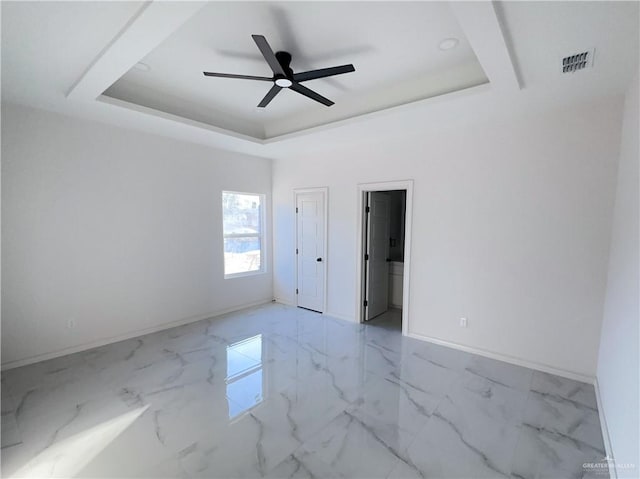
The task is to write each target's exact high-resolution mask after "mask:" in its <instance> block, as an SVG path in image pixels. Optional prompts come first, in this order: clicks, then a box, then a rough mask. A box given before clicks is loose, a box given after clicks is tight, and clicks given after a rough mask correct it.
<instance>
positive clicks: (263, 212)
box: [220, 190, 267, 279]
mask: <svg viewBox="0 0 640 479" xmlns="http://www.w3.org/2000/svg"><path fill="white" fill-rule="evenodd" d="M225 193H231V194H234V195H248V196H257V197H259V198H260V233H233V234H225V233H224V202H223V201H222V197H223V196H224V194H225ZM266 199H267V196H266V195H265V194H264V193H252V192H249V191H233V190H222V192H221V193H220V209H221V210H222V218H221V219H222V225H221V226H222V271H223V273H224V279H233V278H242V277H244V276H257V275H260V274H266V272H267V256H266V251H267V248H266V244H265V242H266V236H267V235H266V222H265V219H266V207H267V204H266ZM227 238H259V239H260V269H258V270H256V271H244V272H242V273H230V274H227V273H225V272H224V271H225V270H226V264H225V258H224V240H225V239H227Z"/></svg>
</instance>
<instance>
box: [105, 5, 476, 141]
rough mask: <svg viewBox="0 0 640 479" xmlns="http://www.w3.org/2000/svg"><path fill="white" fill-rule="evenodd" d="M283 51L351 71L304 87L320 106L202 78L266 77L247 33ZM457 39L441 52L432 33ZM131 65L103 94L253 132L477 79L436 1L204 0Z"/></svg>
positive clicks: (351, 113) (297, 125) (304, 124)
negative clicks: (322, 99) (206, 0)
mask: <svg viewBox="0 0 640 479" xmlns="http://www.w3.org/2000/svg"><path fill="white" fill-rule="evenodd" d="M252 34H261V35H264V36H265V37H266V38H267V40H268V41H269V43H270V44H271V46H272V48H273V50H274V51H278V50H285V51H288V52H290V53H291V54H292V56H293V60H292V62H291V66H292V68H293V70H294V71H296V72H298V71H305V70H312V69H317V68H324V67H330V66H336V65H342V64H345V63H353V65H354V66H355V68H356V71H355V72H354V73H348V74H344V75H340V76H336V77H332V78H327V79H318V80H312V81H309V82H307V83H305V86H307V87H309V88H312V89H313V90H315V91H317V92H318V93H320V94H321V95H324V96H326V97H328V98H330V99H331V100H333V101H335V103H336V104H335V105H334V106H332V107H330V108H328V107H325V106H323V105H320V104H318V103H316V102H313V101H312V100H309V99H307V98H305V97H303V96H301V95H298V94H296V93H295V92H293V91H283V92H281V93H280V95H278V96H277V97H276V98H275V99H274V100H273V101H272V102H271V104H269V106H268V107H267V108H266V109H261V108H257V104H258V103H259V101H260V100H261V99H262V97H263V96H264V95H265V94H266V92H267V91H268V89H269V88H270V83H268V82H253V81H247V80H237V79H226V78H211V77H204V76H203V75H202V72H203V71H204V70H207V71H216V72H225V73H237V74H246V75H257V76H271V75H272V73H271V71H270V70H269V67H268V65H267V64H266V62H265V61H264V59H263V58H262V56H261V55H260V52H259V51H258V49H257V47H256V45H255V43H254V42H253V40H252V38H251V35H252ZM447 38H456V39H457V40H458V41H459V43H458V45H457V47H455V48H453V49H450V50H446V51H443V50H441V49H440V48H439V44H440V42H441V41H442V40H444V39H447ZM140 61H141V63H143V64H144V65H145V66H148V69H144V70H143V69H139V68H138V67H134V68H131V69H130V70H129V71H128V72H126V73H125V74H124V75H123V76H122V77H121V78H119V79H118V80H117V81H116V82H115V83H114V84H113V85H111V86H110V87H109V88H108V89H107V90H106V91H105V93H104V95H105V96H107V97H110V98H113V99H116V100H121V101H124V102H128V103H132V104H135V105H139V106H142V107H146V108H151V109H153V110H158V111H161V112H164V113H169V114H171V115H176V116H178V117H182V118H185V119H187V120H192V121H196V122H199V123H204V124H207V125H211V126H213V127H217V128H222V129H224V130H229V131H232V132H235V133H239V134H242V135H247V136H250V137H253V138H256V139H259V140H262V139H268V138H273V137H278V136H281V135H286V134H288V133H293V132H296V131H300V130H304V129H308V128H312V127H315V126H320V125H326V124H330V123H333V122H337V121H340V120H345V119H348V118H352V117H355V116H359V115H363V114H367V113H371V112H376V111H380V110H385V109H388V108H391V107H394V106H398V105H403V104H407V103H410V102H414V101H417V100H422V99H425V98H430V97H434V96H437V95H442V94H444V93H450V92H454V91H458V90H462V89H465V88H469V87H473V86H477V85H481V84H484V83H487V82H488V80H487V76H486V75H485V73H484V71H483V69H482V67H481V66H480V63H479V61H478V59H477V58H476V56H475V54H474V52H473V50H472V49H471V47H470V45H469V42H468V40H467V38H466V37H465V34H464V32H463V30H462V28H461V27H460V25H459V24H458V22H457V20H456V17H455V16H454V14H453V12H452V11H451V7H450V6H449V4H448V3H446V2H406V3H405V2H402V3H401V2H384V3H383V2H285V3H267V2H214V3H211V4H208V5H206V6H205V7H204V8H202V9H201V10H200V11H198V12H197V13H196V14H195V15H194V16H193V17H191V18H190V19H189V20H188V21H186V22H185V23H184V24H183V25H182V26H180V27H179V28H178V29H177V30H176V31H175V32H174V33H173V34H171V35H170V36H169V37H167V38H166V39H165V40H164V41H163V42H162V43H160V44H159V45H158V46H157V47H156V48H155V49H153V50H152V51H151V52H150V53H149V54H147V55H146V56H145V57H144V58H143V59H141V60H140Z"/></svg>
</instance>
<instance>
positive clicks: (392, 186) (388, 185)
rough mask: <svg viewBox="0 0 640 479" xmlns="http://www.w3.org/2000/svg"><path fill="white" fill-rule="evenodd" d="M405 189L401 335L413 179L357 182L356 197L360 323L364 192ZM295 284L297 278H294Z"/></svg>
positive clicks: (359, 317) (359, 311)
mask: <svg viewBox="0 0 640 479" xmlns="http://www.w3.org/2000/svg"><path fill="white" fill-rule="evenodd" d="M390 190H405V191H406V192H407V197H406V206H405V208H406V209H405V218H404V275H403V277H402V335H403V336H407V335H408V334H409V330H410V328H409V298H410V296H409V293H410V290H411V288H410V285H409V280H410V278H411V222H412V220H413V180H402V181H384V182H378V183H359V184H358V199H357V204H358V208H357V210H356V211H357V219H356V224H357V225H358V232H357V234H356V254H357V261H356V284H357V285H359V287H358V289H359V294H356V322H358V323H362V322H363V317H364V311H363V302H364V284H363V283H364V282H363V280H362V275H363V268H362V261H363V258H364V253H365V251H364V241H363V238H364V237H363V235H364V234H365V231H364V224H363V223H364V217H363V214H364V194H365V192H368V191H390ZM296 284H297V280H296Z"/></svg>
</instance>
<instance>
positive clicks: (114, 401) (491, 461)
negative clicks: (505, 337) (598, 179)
mask: <svg viewBox="0 0 640 479" xmlns="http://www.w3.org/2000/svg"><path fill="white" fill-rule="evenodd" d="M394 314H395V315H397V314H398V312H397V311H395V312H393V311H392V312H390V313H389V315H390V316H393V315H394ZM396 319H397V318H396ZM394 321H395V324H397V320H394V318H392V317H386V318H385V317H380V318H378V319H377V320H376V321H373V322H372V323H371V324H367V325H357V324H352V323H349V322H345V321H341V320H336V319H332V318H330V317H327V316H323V315H320V314H317V313H313V312H310V311H306V310H303V309H297V308H293V307H288V306H283V305H279V304H269V305H265V306H261V307H257V308H252V309H248V310H244V311H240V312H236V313H232V314H227V315H224V316H220V317H216V318H212V319H210V320H204V321H199V322H196V323H192V324H189V325H185V326H180V327H177V328H173V329H170V330H165V331H162V332H158V333H154V334H149V335H146V336H142V337H139V338H135V339H130V340H127V341H122V342H119V343H115V344H111V345H108V346H104V347H100V348H97V349H93V350H90V351H85V352H82V353H77V354H73V355H69V356H65V357H61V358H58V359H53V360H50V361H46V362H42V363H38V364H34V365H31V366H25V367H22V368H18V369H13V370H9V371H6V372H4V373H3V374H2V450H1V459H2V476H3V477H86V478H98V477H101V478H107V477H108V478H125V477H126V478H137V477H148V478H152V477H153V478H157V477H178V478H188V477H201V478H245V477H246V478H253V477H255V478H258V477H267V478H285V477H295V478H312V477H317V478H325V477H326V478H342V477H347V478H350V477H353V478H484V477H491V478H493V477H509V478H526V479H529V478H531V479H533V478H540V479H542V478H579V477H608V474H607V472H606V470H605V471H604V472H603V471H602V470H596V471H593V470H589V469H585V468H584V467H583V464H585V463H594V462H599V461H602V459H603V458H604V457H605V451H604V445H603V440H602V435H601V431H600V424H599V418H598V411H597V407H596V399H595V394H594V389H593V386H591V385H588V384H583V383H579V382H575V381H571V380H568V379H563V378H560V377H557V376H553V375H550V374H545V373H541V372H536V371H533V370H530V369H526V368H522V367H518V366H514V365H511V364H507V363H503V362H499V361H495V360H491V359H488V358H484V357H481V356H476V355H473V354H467V353H464V352H460V351H457V350H453V349H449V348H445V347H441V346H436V345H433V344H430V343H426V342H422V341H417V340H414V339H410V338H406V337H402V336H401V334H400V331H399V329H398V327H389V325H390V324H394Z"/></svg>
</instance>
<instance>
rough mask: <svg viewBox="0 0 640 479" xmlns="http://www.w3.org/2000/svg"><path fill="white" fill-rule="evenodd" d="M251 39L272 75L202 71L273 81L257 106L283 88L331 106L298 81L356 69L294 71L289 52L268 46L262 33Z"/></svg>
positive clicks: (216, 75)
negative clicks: (274, 50) (261, 75)
mask: <svg viewBox="0 0 640 479" xmlns="http://www.w3.org/2000/svg"><path fill="white" fill-rule="evenodd" d="M251 37H252V38H253V41H254V42H256V45H257V46H258V49H259V50H260V53H262V56H263V57H264V59H265V61H266V62H267V64H268V65H269V68H271V71H272V72H273V77H259V76H252V75H235V74H232V73H214V72H202V73H203V74H204V76H208V77H219V78H236V79H241V80H257V81H269V82H273V86H272V87H271V89H270V90H269V91H268V92H267V94H266V95H265V97H264V98H263V99H262V101H261V102H260V103H259V104H258V107H259V108H265V107H266V106H267V105H268V104H269V103H270V102H271V100H273V99H274V98H275V96H276V95H277V94H278V93H280V90H282V89H283V88H288V89H290V90H293V91H295V92H297V93H300V94H301V95H304V96H306V97H307V98H311V99H312V100H315V101H317V102H318V103H322V104H323V105H325V106H331V105H333V104H334V103H333V102H332V101H331V100H329V99H328V98H325V97H323V96H322V95H320V94H319V93H316V92H315V91H313V90H311V89H309V88H307V87H305V86H303V85H301V84H300V83H302V82H305V81H309V80H316V79H318V78H327V77H330V76H334V75H341V74H343V73H351V72H354V71H356V69H355V68H354V66H353V65H351V64H349V65H340V66H337V67H330V68H321V69H319V70H310V71H306V72H301V73H294V72H293V70H292V69H291V67H290V66H289V65H290V64H291V54H290V53H288V52H276V53H273V50H272V49H271V47H270V46H269V43H268V42H267V39H266V38H265V37H263V36H262V35H251Z"/></svg>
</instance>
